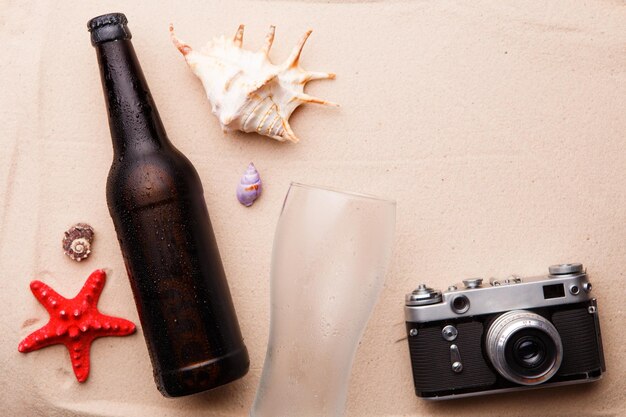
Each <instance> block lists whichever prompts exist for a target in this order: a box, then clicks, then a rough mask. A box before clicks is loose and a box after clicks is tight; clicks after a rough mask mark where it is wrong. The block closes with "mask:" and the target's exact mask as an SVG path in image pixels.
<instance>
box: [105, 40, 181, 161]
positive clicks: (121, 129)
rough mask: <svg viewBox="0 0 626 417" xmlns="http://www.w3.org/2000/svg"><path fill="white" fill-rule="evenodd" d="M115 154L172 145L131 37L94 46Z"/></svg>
mask: <svg viewBox="0 0 626 417" xmlns="http://www.w3.org/2000/svg"><path fill="white" fill-rule="evenodd" d="M95 48H96V54H97V56H98V64H99V67H100V76H101V78H102V88H103V90H104V99H105V101H106V107H107V113H108V115H109V128H110V130H111V138H112V140H113V151H114V153H115V155H116V156H121V155H124V154H128V153H150V152H152V151H155V150H158V149H161V148H163V147H169V146H171V143H170V141H169V139H168V138H167V134H166V133H165V128H164V127H163V123H162V122H161V118H160V117H159V112H158V111H157V108H156V104H155V103H154V100H153V99H152V95H151V94H150V89H149V88H148V83H147V82H146V79H145V77H144V75H143V72H142V71H141V66H140V65H139V61H138V60H137V55H136V54H135V49H134V48H133V44H132V42H131V41H130V40H129V39H120V40H114V41H109V42H103V43H100V44H97V45H95Z"/></svg>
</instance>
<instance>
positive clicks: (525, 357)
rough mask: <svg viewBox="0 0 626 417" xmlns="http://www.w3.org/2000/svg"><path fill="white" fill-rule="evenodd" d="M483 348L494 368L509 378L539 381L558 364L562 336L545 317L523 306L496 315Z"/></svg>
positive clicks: (534, 382)
mask: <svg viewBox="0 0 626 417" xmlns="http://www.w3.org/2000/svg"><path fill="white" fill-rule="evenodd" d="M486 350H487V355H488V356H489V359H490V360H491V363H492V364H493V366H494V367H495V368H496V370H497V371H498V372H499V373H500V374H501V375H502V376H503V377H505V378H506V379H508V380H509V381H511V382H515V383H517V384H522V385H536V384H541V383H543V382H545V381H547V380H548V379H550V378H551V377H552V376H553V375H554V374H555V373H556V371H557V370H558V369H559V366H560V365H561V359H562V357H563V346H562V344H561V338H560V336H559V334H558V332H557V330H556V329H555V328H554V326H553V325H552V323H550V322H549V321H548V320H547V319H545V318H544V317H542V316H540V315H538V314H535V313H531V312H529V311H524V310H516V311H509V312H508V313H504V314H502V315H501V316H499V317H498V318H496V319H495V320H494V321H493V323H492V324H491V326H490V327H489V330H488V331H487V336H486Z"/></svg>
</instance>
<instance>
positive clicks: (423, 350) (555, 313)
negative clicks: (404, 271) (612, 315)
mask: <svg viewBox="0 0 626 417" xmlns="http://www.w3.org/2000/svg"><path fill="white" fill-rule="evenodd" d="M482 281H483V280H482V279H480V278H475V279H467V280H464V281H463V285H462V286H461V285H451V286H450V287H448V290H447V291H443V292H441V291H438V290H433V289H432V288H428V287H426V286H425V285H423V284H421V285H420V286H418V288H417V289H416V290H415V291H413V292H412V293H409V294H407V296H406V306H405V316H406V328H407V334H408V341H409V351H410V355H411V365H412V370H413V382H414V384H415V392H416V394H417V396H419V397H422V398H424V399H431V400H440V399H450V398H458V397H466V396H474V395H483V394H489V393H496V392H507V391H513V390H523V389H529V388H537V387H549V386H557V385H565V384H573V383H581V382H590V381H594V380H597V379H599V378H601V376H602V373H603V372H604V371H605V365H604V354H603V351H602V339H601V335H600V325H599V321H598V306H597V303H596V300H595V299H594V298H592V297H591V295H590V292H591V283H590V282H589V280H588V278H587V274H586V272H585V271H584V269H583V267H582V265H581V264H561V265H553V266H551V267H550V268H549V274H548V275H544V276H537V277H529V278H522V277H519V276H511V277H509V278H507V279H504V280H496V279H491V280H490V281H489V283H487V284H483V282H482Z"/></svg>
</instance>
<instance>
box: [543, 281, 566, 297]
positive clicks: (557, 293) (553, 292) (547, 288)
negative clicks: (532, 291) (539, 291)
mask: <svg viewBox="0 0 626 417" xmlns="http://www.w3.org/2000/svg"><path fill="white" fill-rule="evenodd" d="M559 297H565V287H564V286H563V284H552V285H544V286H543V298H545V299H546V300H549V299H550V298H559Z"/></svg>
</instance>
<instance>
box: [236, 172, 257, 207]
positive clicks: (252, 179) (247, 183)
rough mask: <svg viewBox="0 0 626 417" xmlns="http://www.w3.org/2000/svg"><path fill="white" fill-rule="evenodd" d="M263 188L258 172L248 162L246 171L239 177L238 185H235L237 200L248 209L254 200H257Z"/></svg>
mask: <svg viewBox="0 0 626 417" xmlns="http://www.w3.org/2000/svg"><path fill="white" fill-rule="evenodd" d="M262 190H263V186H262V183H261V177H260V176H259V171H257V170H256V168H255V167H254V164H253V163H252V162H250V165H248V169H246V172H245V173H244V174H243V177H241V180H240V181H239V185H237V200H239V202H240V203H241V204H243V205H244V206H246V207H250V206H251V205H252V203H254V200H256V199H257V198H259V196H260V195H261V191H262Z"/></svg>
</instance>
